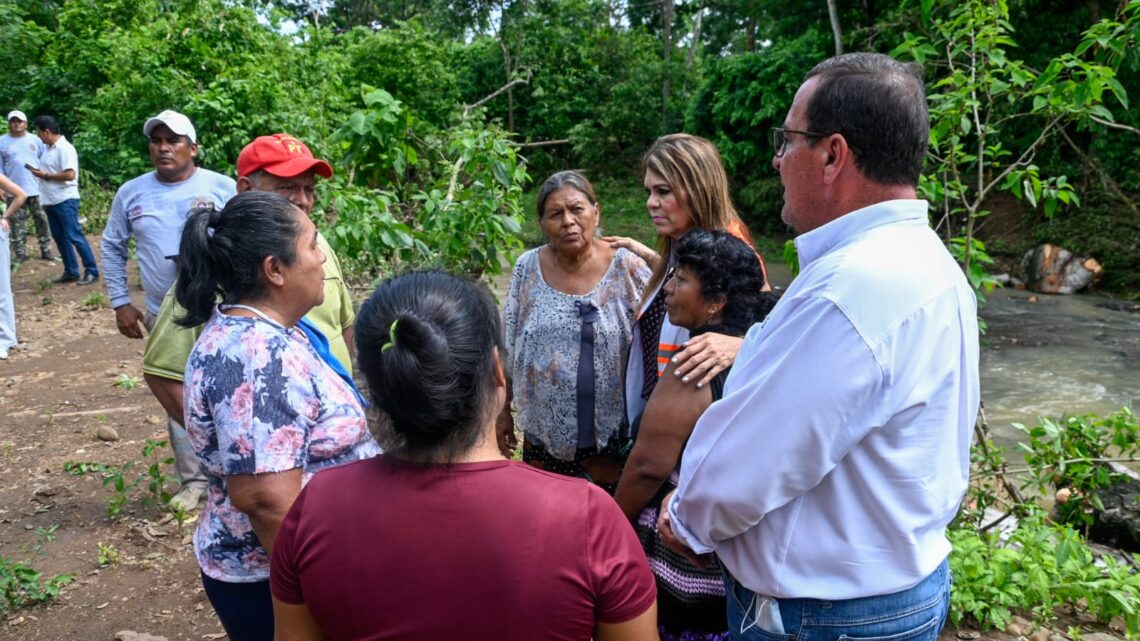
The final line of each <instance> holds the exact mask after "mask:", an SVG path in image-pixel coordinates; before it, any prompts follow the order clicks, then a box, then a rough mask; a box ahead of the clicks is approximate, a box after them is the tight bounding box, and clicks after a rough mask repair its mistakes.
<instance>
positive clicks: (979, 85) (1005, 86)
mask: <svg viewBox="0 0 1140 641" xmlns="http://www.w3.org/2000/svg"><path fill="white" fill-rule="evenodd" d="M1133 4H1134V5H1135V4H1136V3H1133ZM924 7H926V8H928V9H929V12H930V16H931V17H930V19H929V25H930V31H929V33H928V34H927V35H916V34H913V33H907V34H904V41H903V43H902V44H901V45H899V46H898V47H897V48H896V49H895V51H894V53H895V54H897V55H901V56H905V57H908V58H912V59H914V60H916V61H918V62H920V63H925V64H926V66H927V67H928V68H930V67H934V68H937V69H938V70H939V71H938V75H937V76H936V77H935V78H934V79H933V81H932V82H931V83H930V85H929V91H928V99H929V101H930V121H931V130H930V144H931V156H932V158H933V160H934V162H933V163H930V171H929V172H928V173H927V175H926V176H924V177H923V181H922V183H921V185H920V188H921V191H922V194H923V196H924V197H925V198H927V199H928V200H929V201H930V202H931V203H933V204H934V205H935V207H936V213H935V218H936V220H938V224H937V227H938V228H939V229H941V230H943V231H944V232H945V236H946V238H948V239H951V240H950V242H951V243H952V247H951V249H952V250H954V249H955V247H954V246H953V243H955V242H956V243H957V244H958V247H957V251H956V256H957V257H958V258H959V260H960V262H961V263H962V265H963V267H964V268H965V270H966V272H967V275H968V276H970V280H971V283H972V284H973V285H974V287H975V289H976V290H977V291H978V292H979V296H980V298H981V291H982V289H983V288H984V287H986V286H991V287H992V284H991V282H990V281H989V280H988V279H987V278H985V271H986V270H985V260H986V257H985V254H984V252H982V253H977V251H976V250H978V249H982V248H979V247H977V245H976V243H975V240H976V238H975V232H976V227H977V221H978V219H980V218H982V217H984V216H986V215H987V214H988V211H987V210H986V209H985V202H986V198H987V196H988V195H990V193H991V192H992V191H994V190H1001V191H1005V192H1008V193H1010V194H1012V195H1014V196H1016V197H1017V198H1019V199H1024V200H1025V201H1026V202H1027V203H1028V204H1029V206H1030V207H1034V208H1036V207H1038V206H1041V207H1043V211H1044V215H1045V217H1046V218H1047V219H1051V218H1052V217H1053V216H1054V214H1055V213H1056V212H1057V211H1058V209H1060V208H1062V207H1070V206H1071V207H1076V206H1079V204H1080V199H1079V198H1078V196H1077V193H1076V190H1075V188H1074V186H1073V185H1072V184H1071V183H1070V182H1069V180H1068V178H1067V177H1066V176H1064V175H1057V176H1046V177H1042V176H1041V170H1040V168H1039V167H1038V166H1037V165H1036V164H1034V162H1033V160H1034V158H1035V156H1036V154H1037V153H1038V151H1039V150H1040V149H1041V147H1042V145H1044V144H1045V143H1046V142H1047V141H1049V140H1050V139H1052V138H1054V137H1059V136H1060V135H1061V134H1062V132H1063V130H1064V128H1065V127H1067V126H1076V127H1090V126H1091V125H1092V124H1093V123H1095V122H1098V121H1099V122H1111V121H1113V113H1112V111H1110V109H1109V107H1110V106H1113V105H1119V106H1121V107H1123V108H1125V109H1127V107H1128V99H1127V94H1126V92H1125V90H1124V87H1123V86H1122V85H1121V84H1120V83H1119V81H1117V80H1116V79H1115V75H1116V70H1115V67H1116V66H1117V65H1119V64H1120V62H1121V59H1122V57H1123V48H1124V47H1126V46H1127V45H1128V43H1130V42H1131V41H1132V40H1133V39H1134V35H1133V32H1134V31H1135V29H1134V28H1132V27H1128V26H1126V25H1124V24H1121V23H1119V22H1114V21H1102V22H1100V23H1098V24H1097V25H1094V26H1093V27H1092V28H1090V29H1089V30H1088V31H1086V32H1085V34H1084V36H1083V37H1082V40H1081V42H1080V43H1078V44H1077V45H1076V47H1075V49H1074V52H1073V53H1062V54H1060V55H1058V56H1056V57H1054V58H1052V59H1051V60H1050V61H1049V62H1048V64H1047V66H1046V67H1045V69H1044V70H1042V71H1040V72H1038V71H1036V70H1035V69H1033V68H1031V67H1030V66H1028V65H1026V64H1025V63H1023V62H1022V61H1021V60H1019V59H1017V58H1015V57H1014V56H1013V53H1012V52H1013V49H1014V48H1015V47H1016V46H1017V45H1016V43H1015V42H1014V40H1013V38H1012V32H1013V27H1012V25H1011V24H1010V23H1009V9H1008V6H1007V3H1006V2H1005V0H998V1H997V2H989V1H984V0H971V1H970V2H966V3H957V2H953V3H951V2H946V3H942V2H927V3H924ZM1135 10H1136V9H1135V7H1131V8H1129V9H1126V10H1125V16H1129V17H1128V18H1127V19H1128V20H1133V19H1134V17H1135V16H1134V13H1135ZM1130 12H1131V13H1130ZM1011 131H1012V132H1015V133H1020V134H1021V135H1022V136H1023V138H1021V139H1018V138H1015V137H1014V136H1012V135H1010V132H1011ZM954 239H957V240H954Z"/></svg>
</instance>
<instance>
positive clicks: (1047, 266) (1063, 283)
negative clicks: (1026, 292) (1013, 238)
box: [1021, 244, 1104, 294]
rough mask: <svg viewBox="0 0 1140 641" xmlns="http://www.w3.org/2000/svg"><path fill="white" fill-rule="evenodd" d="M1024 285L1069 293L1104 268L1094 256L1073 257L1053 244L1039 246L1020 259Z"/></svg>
mask: <svg viewBox="0 0 1140 641" xmlns="http://www.w3.org/2000/svg"><path fill="white" fill-rule="evenodd" d="M1021 270H1022V272H1024V273H1025V284H1026V286H1027V287H1028V288H1029V289H1031V290H1033V291H1035V292H1040V293H1042V294H1072V293H1075V292H1078V291H1080V290H1082V289H1084V288H1086V287H1088V286H1090V285H1092V284H1093V283H1095V282H1096V281H1097V280H1099V279H1100V277H1101V276H1102V275H1103V274H1104V268H1103V267H1101V266H1100V263H1098V262H1097V261H1096V259H1095V258H1091V257H1088V256H1074V255H1073V253H1072V252H1070V251H1068V250H1067V249H1064V248H1062V247H1058V246H1056V245H1049V244H1045V245H1038V246H1037V247H1034V248H1033V249H1031V250H1029V251H1028V252H1026V253H1025V256H1024V257H1023V258H1022V259H1021Z"/></svg>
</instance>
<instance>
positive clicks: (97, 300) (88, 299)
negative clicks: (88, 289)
mask: <svg viewBox="0 0 1140 641" xmlns="http://www.w3.org/2000/svg"><path fill="white" fill-rule="evenodd" d="M83 306H84V307H86V308H87V309H91V310H99V309H107V307H109V306H110V303H109V302H108V301H107V295H106V294H104V293H102V292H96V293H94V294H88V295H86V296H84V297H83ZM116 384H117V382H116Z"/></svg>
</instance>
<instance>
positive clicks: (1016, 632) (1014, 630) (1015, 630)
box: [1005, 621, 1025, 637]
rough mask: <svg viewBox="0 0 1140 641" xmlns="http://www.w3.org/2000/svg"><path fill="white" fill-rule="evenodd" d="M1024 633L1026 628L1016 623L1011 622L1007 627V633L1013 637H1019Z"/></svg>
mask: <svg viewBox="0 0 1140 641" xmlns="http://www.w3.org/2000/svg"><path fill="white" fill-rule="evenodd" d="M1024 631H1025V628H1022V627H1021V626H1020V625H1018V624H1016V623H1014V622H1013V621H1010V622H1009V623H1007V624H1006V626H1005V633H1006V634H1008V635H1009V636H1011V637H1019V636H1021V634H1022V633H1023V632H1024Z"/></svg>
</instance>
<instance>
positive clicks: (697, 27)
mask: <svg viewBox="0 0 1140 641" xmlns="http://www.w3.org/2000/svg"><path fill="white" fill-rule="evenodd" d="M704 15H705V3H704V2H701V4H700V5H698V6H697V18H696V20H694V21H693V44H692V46H690V47H689V55H688V57H686V58H685V70H686V71H687V70H689V69H692V68H693V58H694V57H695V56H696V54H697V44H699V43H700V41H701V18H702V17H703V16H704ZM686 80H688V76H686Z"/></svg>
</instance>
